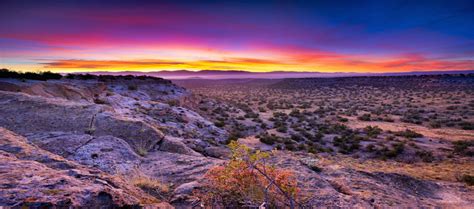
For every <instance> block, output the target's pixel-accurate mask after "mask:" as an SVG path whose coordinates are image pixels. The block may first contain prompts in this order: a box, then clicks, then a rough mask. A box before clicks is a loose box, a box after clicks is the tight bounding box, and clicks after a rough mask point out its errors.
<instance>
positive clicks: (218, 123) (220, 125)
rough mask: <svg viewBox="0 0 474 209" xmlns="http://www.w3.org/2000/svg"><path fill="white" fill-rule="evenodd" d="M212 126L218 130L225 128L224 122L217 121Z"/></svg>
mask: <svg viewBox="0 0 474 209" xmlns="http://www.w3.org/2000/svg"><path fill="white" fill-rule="evenodd" d="M214 125H215V126H217V127H219V128H222V127H224V126H225V122H224V121H220V120H218V121H216V122H214Z"/></svg>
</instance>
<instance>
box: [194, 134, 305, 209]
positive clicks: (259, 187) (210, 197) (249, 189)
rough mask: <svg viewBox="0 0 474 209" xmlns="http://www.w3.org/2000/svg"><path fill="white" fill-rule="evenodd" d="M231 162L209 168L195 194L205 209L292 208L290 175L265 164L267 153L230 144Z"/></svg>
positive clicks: (292, 179) (295, 195)
mask: <svg viewBox="0 0 474 209" xmlns="http://www.w3.org/2000/svg"><path fill="white" fill-rule="evenodd" d="M229 147H230V149H231V153H232V154H231V159H230V160H229V161H228V162H227V163H226V164H224V165H223V166H216V167H213V168H211V169H210V170H209V171H208V172H207V173H206V175H205V177H204V184H203V189H202V190H201V191H200V192H198V194H197V196H198V197H200V199H201V201H202V202H203V204H204V205H205V207H210V208H243V207H247V208H248V207H258V206H265V208H267V207H268V208H285V207H289V208H295V207H296V206H297V205H298V203H297V202H298V200H299V189H298V187H297V182H296V179H295V177H294V175H293V173H292V172H291V171H289V170H285V169H277V168H275V167H274V166H272V165H268V164H266V160H265V159H267V158H268V157H270V155H271V153H268V152H260V151H255V152H254V151H252V150H251V149H250V148H249V147H246V146H245V145H242V144H239V143H237V142H231V143H230V144H229Z"/></svg>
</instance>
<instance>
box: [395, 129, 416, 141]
mask: <svg viewBox="0 0 474 209" xmlns="http://www.w3.org/2000/svg"><path fill="white" fill-rule="evenodd" d="M395 135H397V136H402V137H405V138H409V139H411V138H419V137H423V134H420V133H417V132H415V131H412V130H410V129H406V130H405V131H398V132H395Z"/></svg>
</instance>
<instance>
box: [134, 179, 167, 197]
mask: <svg viewBox="0 0 474 209" xmlns="http://www.w3.org/2000/svg"><path fill="white" fill-rule="evenodd" d="M131 183H132V184H133V185H135V186H137V187H140V188H141V189H143V190H145V191H154V192H158V193H168V192H169V191H170V188H169V186H168V185H166V184H163V183H162V182H161V181H159V180H157V179H154V178H150V177H147V176H136V177H133V178H132V180H131Z"/></svg>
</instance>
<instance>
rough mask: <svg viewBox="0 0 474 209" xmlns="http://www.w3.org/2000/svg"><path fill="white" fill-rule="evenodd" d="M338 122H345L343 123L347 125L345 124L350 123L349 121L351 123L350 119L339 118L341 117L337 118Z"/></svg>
mask: <svg viewBox="0 0 474 209" xmlns="http://www.w3.org/2000/svg"><path fill="white" fill-rule="evenodd" d="M337 120H339V122H343V123H345V122H348V121H349V119H347V118H344V117H339V116H338V117H337Z"/></svg>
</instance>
